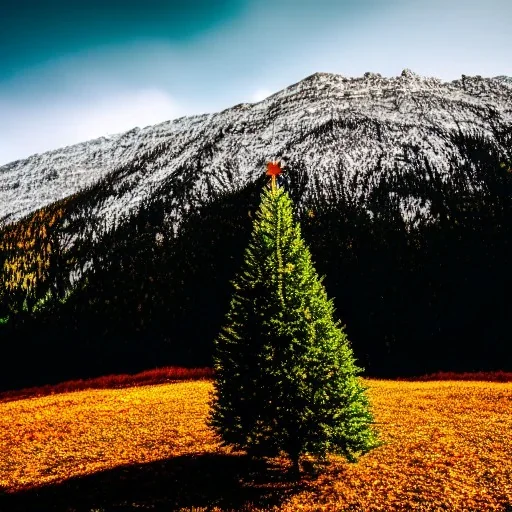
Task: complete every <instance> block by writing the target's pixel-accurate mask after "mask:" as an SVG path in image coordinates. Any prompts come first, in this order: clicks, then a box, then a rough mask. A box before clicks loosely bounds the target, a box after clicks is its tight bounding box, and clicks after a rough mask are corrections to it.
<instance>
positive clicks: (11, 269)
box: [0, 137, 512, 389]
mask: <svg viewBox="0 0 512 512" xmlns="http://www.w3.org/2000/svg"><path fill="white" fill-rule="evenodd" d="M463 147H464V148H465V151H466V152H467V153H468V154H467V155H465V156H466V157H467V159H466V161H467V162H468V164H467V167H464V165H462V166H461V164H460V163H455V162H454V163H453V167H452V168H451V169H450V175H451V179H450V180H449V181H446V182H441V181H439V180H438V181H436V180H437V178H436V175H435V174H434V173H430V176H431V180H430V181H429V182H428V185H427V184H426V183H425V181H421V180H416V179H415V177H414V172H413V171H411V174H410V176H409V177H408V179H404V180H403V181H400V182H395V181H393V180H392V179H389V178H388V176H387V175H386V173H385V172H381V171H380V170H379V168H376V169H375V175H380V183H379V184H378V186H376V187H375V188H374V189H373V192H372V195H371V197H370V199H369V201H368V203H367V204H365V205H363V204H359V203H358V202H357V201H354V200H353V199H352V198H348V197H347V196H346V195H344V193H343V190H345V188H344V186H343V185H344V184H343V183H342V180H341V178H340V181H339V182H338V186H339V190H335V189H332V190H331V191H330V193H332V199H331V200H329V199H325V197H323V198H321V199H320V198H319V199H310V200H308V201H306V202H304V201H301V198H302V196H303V194H304V186H305V185H304V183H303V177H304V176H305V173H307V169H305V168H304V163H303V162H298V161H297V162H294V161H290V162H288V163H287V172H286V176H285V177H284V179H283V181H282V183H281V186H282V187H284V188H285V189H286V190H287V191H288V192H289V193H290V196H291V198H292V199H293V201H294V204H296V205H300V207H298V209H297V211H296V216H297V219H298V220H299V221H300V224H301V229H302V234H303V237H304V239H305V241H306V243H307V245H308V246H309V247H310V250H311V253H312V258H313V261H314V264H315V267H316V269H317V271H318V272H319V274H320V275H321V276H326V277H325V280H324V285H325V287H326V290H327V293H328V295H329V296H330V297H333V298H334V303H335V306H336V314H337V316H338V317H339V318H341V320H342V322H343V324H344V325H345V332H346V333H347V335H348V338H349V339H350V341H351V343H352V347H353V349H354V353H355V355H356V358H357V363H358V364H359V365H360V366H362V367H364V369H365V372H364V374H365V375H370V376H411V375H417V374H424V373H428V372H434V371H438V370H446V371H450V370H451V371H477V370H497V369H502V370H509V371H510V370H512V348H511V347H512V344H511V343H510V334H509V329H508V327H509V325H508V324H509V321H508V320H509V317H510V312H511V306H512V295H511V294H510V290H511V289H512V273H511V271H510V261H511V260H512V258H511V256H512V224H511V222H510V219H511V218H512V216H511V214H512V172H511V171H510V163H507V162H505V159H504V156H503V155H500V154H497V153H496V152H494V151H492V150H491V149H490V148H489V147H488V146H486V144H485V141H483V139H479V138H476V137H475V138H474V140H471V141H465V144H464V145H463ZM468 148H469V149H468ZM471 162H472V163H473V164H474V168H473V167H471V166H470V163H471ZM425 167H426V171H427V173H428V172H429V169H428V163H427V162H425ZM263 170H264V169H263V167H262V175H261V179H259V180H256V181H255V182H252V183H250V184H249V185H247V186H245V187H243V188H240V189H237V190H236V191H232V190H229V189H226V191H225V192H223V193H215V194H212V195H211V197H210V199H209V200H208V201H207V202H206V203H204V204H202V205H201V206H197V207H191V208H190V209H188V210H186V211H185V210H184V211H183V212H182V221H181V223H180V224H179V227H178V229H174V228H173V226H172V225H170V224H169V223H168V222H166V218H167V213H168V211H169V208H170V202H171V201H170V199H169V198H170V194H169V193H168V191H166V190H161V191H160V193H159V194H157V195H155V196H153V199H152V200H151V201H146V202H145V203H143V205H142V207H141V208H140V210H138V211H137V212H135V213H133V214H132V215H131V216H128V217H126V218H124V219H123V220H122V222H118V223H116V224H114V225H112V226H109V227H105V226H97V225H94V224H91V223H88V222H87V218H88V213H87V212H88V209H89V208H91V204H92V203H93V202H96V203H98V202H101V198H102V194H106V193H107V191H108V187H109V182H108V180H104V181H101V182H99V183H98V184H97V185H93V186H90V187H89V188H87V189H85V190H83V191H81V192H79V193H77V194H75V195H73V196H70V197H68V198H66V199H63V200H61V201H59V202H57V203H53V204H51V205H49V206H47V207H45V208H43V209H41V210H38V211H36V212H35V213H33V214H30V215H29V216H27V217H25V218H24V219H22V220H21V221H18V222H16V223H13V224H6V225H4V226H3V227H2V228H1V232H0V272H1V277H0V281H1V282H2V283H3V285H4V286H3V287H2V291H1V292H0V293H1V295H0V340H1V343H2V358H1V359H0V360H1V369H0V387H1V388H2V389H9V388H14V387H22V386H29V385H38V384H44V383H53V382H58V381H62V380H65V379H72V378H85V377H92V376H98V375H104V374H107V373H118V372H135V371H140V370H143V369H148V368H154V367H160V366H165V365H174V364H179V365H186V366H187V365H188V366H203V365H211V364H212V354H213V340H214V338H215V336H216V335H217V334H218V332H219V329H220V327H221V325H222V321H223V317H224V314H225V312H226V310H227V308H228V306H229V300H230V293H231V285H230V280H232V279H233V278H234V276H235V274H236V272H237V271H238V269H239V268H240V265H241V263H242V258H243V251H244V248H245V247H246V246H247V243H248V240H249V237H250V232H251V226H252V221H253V215H254V212H255V210H256V209H257V207H258V204H259V198H260V194H261V190H262V188H263V187H264V186H265V183H266V178H265V177H264V175H263ZM125 171H126V170H125ZM235 171H236V170H235V169H234V170H233V172H235ZM334 171H336V169H334ZM379 173H380V174H379ZM466 173H472V174H476V177H475V179H476V180H479V181H480V182H481V183H483V184H484V185H483V186H482V187H480V189H478V190H468V189H466V188H465V187H464V186H462V185H461V184H463V183H464V182H465V181H464V180H463V176H465V174H466ZM337 175H338V176H341V173H338V174H337ZM393 193H395V194H393ZM407 194H414V195H416V196H420V197H423V198H424V199H425V200H428V201H430V203H431V212H432V214H433V215H435V217H436V219H435V221H434V222H422V223H419V224H415V225H414V226H411V225H406V224H405V222H404V220H403V218H402V215H401V213H400V207H399V200H398V198H399V197H400V196H405V195H407ZM369 210H371V213H369Z"/></svg>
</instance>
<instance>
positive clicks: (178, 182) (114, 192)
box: [0, 70, 512, 223]
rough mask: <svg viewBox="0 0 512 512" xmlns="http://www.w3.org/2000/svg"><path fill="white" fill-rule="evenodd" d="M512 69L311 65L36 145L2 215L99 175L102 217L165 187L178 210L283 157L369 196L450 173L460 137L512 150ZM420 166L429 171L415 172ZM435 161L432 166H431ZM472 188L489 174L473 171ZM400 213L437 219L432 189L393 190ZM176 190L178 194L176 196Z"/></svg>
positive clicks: (293, 173) (312, 180)
mask: <svg viewBox="0 0 512 512" xmlns="http://www.w3.org/2000/svg"><path fill="white" fill-rule="evenodd" d="M511 126H512V79H510V78H508V77H496V78H482V77H466V76H463V77H462V78H461V79H460V80H455V81H453V82H447V83H444V82H441V81H440V80H438V79H436V78H423V77H419V76H417V75H415V74H414V73H412V72H411V71H409V70H404V71H403V72H402V74H401V75H400V76H399V77H395V78H383V77H381V76H380V75H379V74H375V73H366V74H365V76H364V77H362V78H345V77H343V76H340V75H332V74H326V73H317V74H314V75H312V76H310V77H308V78H306V79H304V80H302V81H301V82H299V83H297V84H294V85H292V86H290V87H288V88H286V89H284V90H283V91H281V92H278V93H277V94H274V95H273V96H270V97H269V98H267V99H266V100H264V101H262V102H260V103H256V104H240V105H237V106H235V107H233V108H230V109H227V110H225V111H223V112H220V113H216V114H207V115H201V116H194V117H186V118H181V119H177V120H174V121H169V122H165V123H162V124H159V125H156V126H148V127H146V128H143V129H139V128H135V129H133V130H131V131H129V132H127V133H123V134H120V135H115V136H112V137H109V138H105V137H103V138H100V139H96V140H93V141H89V142H85V143H82V144H77V145H74V146H70V147H67V148H63V149H59V150H56V151H50V152H48V153H43V154H41V155H34V156H32V157H30V158H28V159H26V160H18V161H16V162H13V163H10V164H7V165H5V166H3V167H0V219H3V221H4V223H5V222H6V221H9V222H12V221H14V220H16V219H19V218H21V217H22V216H24V215H27V214H29V213H30V212H33V211H35V210H37V209H39V208H41V207H43V206H46V205H48V204H50V203H52V202H54V201H57V200H60V199H63V198H65V197H68V196H70V195H71V194H75V193H76V192H79V191H80V190H83V189H84V188H85V187H88V186H91V185H93V184H96V183H98V182H101V181H102V180H108V181H109V191H108V195H106V196H105V198H104V200H103V202H102V204H101V206H100V205H97V208H94V215H95V216H96V217H97V218H107V217H109V218H111V217H112V215H114V216H116V217H121V216H123V215H126V214H128V213H129V212H133V211H136V210H137V207H138V205H139V204H141V202H142V201H144V200H145V199H147V198H151V197H152V196H154V195H158V194H159V193H161V191H162V190H163V189H165V190H171V189H175V188H179V189H180V190H182V191H183V194H184V196H185V198H184V201H180V202H179V203H177V204H176V212H175V215H176V216H179V211H180V210H181V209H182V208H184V207H185V208H186V207H187V206H189V205H199V204H202V203H204V202H205V201H206V200H208V199H209V198H211V196H212V194H215V193H219V192H222V191H232V190H238V189H240V188H242V187H243V186H245V185H246V184H247V183H250V182H252V181H254V180H255V179H256V178H257V177H258V176H260V175H261V173H262V171H263V169H264V165H263V164H264V163H265V162H266V161H267V160H269V159H272V158H279V159H281V160H283V161H284V162H285V163H286V164H287V166H288V169H289V176H290V181H291V184H292V186H296V187H298V186H300V188H301V192H302V196H303V200H304V201H307V199H310V198H312V197H318V198H328V197H329V198H331V197H332V194H333V192H334V193H335V196H334V197H336V196H337V195H339V194H346V195H348V196H350V197H352V198H353V199H354V200H357V201H360V202H362V203H363V204H365V205H366V206H367V207H368V209H369V210H371V205H370V204H369V198H370V197H371V194H372V192H373V191H374V190H375V188H376V186H378V184H379V182H380V181H381V180H382V179H386V180H394V181H396V182H404V181H408V180H410V179H411V177H412V176H411V174H414V180H415V181H417V182H422V183H424V184H427V188H428V182H429V181H432V180H434V181H435V180H436V179H439V180H441V181H443V182H446V181H449V180H450V177H451V175H450V169H451V168H452V167H453V165H454V164H455V165H459V164H465V163H466V162H467V161H468V156H467V154H466V153H467V150H468V149H469V148H465V147H463V146H461V139H464V138H467V137H472V136H480V137H483V138H485V139H486V140H487V141H488V142H489V144H490V146H491V147H492V148H493V149H494V150H496V151H499V152H502V153H503V154H508V152H510V131H511ZM418 168H423V169H424V172H422V173H420V174H418V172H417V171H418ZM427 169H430V170H431V171H430V172H427ZM465 181H466V183H465V186H467V187H468V188H469V189H477V188H478V187H481V186H482V184H481V183H479V182H477V181H475V178H474V176H473V175H471V173H470V172H469V173H468V175H467V176H465ZM396 194H397V196H398V197H397V199H398V201H399V203H400V209H401V212H402V214H403V216H404V218H405V219H406V220H407V221H408V222H414V221H415V219H418V218H423V219H432V220H433V219H435V218H436V214H435V213H433V212H432V211H431V208H430V206H431V204H430V203H431V201H430V200H429V198H427V197H422V196H421V195H420V194H415V193H414V191H413V190H409V191H407V193H405V192H403V193H401V192H400V191H396ZM171 200H172V199H171Z"/></svg>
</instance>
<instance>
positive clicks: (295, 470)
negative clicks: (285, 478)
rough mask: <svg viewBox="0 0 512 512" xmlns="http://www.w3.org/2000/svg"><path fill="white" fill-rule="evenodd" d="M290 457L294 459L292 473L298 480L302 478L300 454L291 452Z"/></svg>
mask: <svg viewBox="0 0 512 512" xmlns="http://www.w3.org/2000/svg"><path fill="white" fill-rule="evenodd" d="M290 459H291V460H292V467H291V469H290V474H291V475H292V476H293V477H294V478H296V479H297V480H298V479H299V478H300V465H299V454H298V453H293V454H291V455H290Z"/></svg>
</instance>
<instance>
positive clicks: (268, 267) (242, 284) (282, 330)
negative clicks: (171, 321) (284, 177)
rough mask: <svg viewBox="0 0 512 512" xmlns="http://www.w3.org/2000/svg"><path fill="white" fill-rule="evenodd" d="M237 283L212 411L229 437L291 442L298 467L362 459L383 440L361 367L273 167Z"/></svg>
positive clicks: (278, 446) (243, 441)
mask: <svg viewBox="0 0 512 512" xmlns="http://www.w3.org/2000/svg"><path fill="white" fill-rule="evenodd" d="M268 174H271V173H268ZM271 175H272V174H271ZM233 285H234V294H233V297H232V300H231V305H230V310H229V312H228V314H227V317H226V323H225V326H224V327H223V329H222V331H221V333H220V334H219V336H218V338H217V339H216V340H215V356H214V365H215V382H214V394H213V399H212V408H211V413H210V419H209V422H210V425H211V427H212V428H213V429H214V430H215V431H216V433H217V434H219V435H220V437H221V439H222V441H223V443H224V444H225V445H229V446H232V447H234V448H235V449H241V450H246V451H247V452H248V453H249V454H252V455H255V456H274V455H278V454H279V453H280V452H284V453H286V454H287V455H288V457H289V458H290V459H291V461H292V463H293V468H294V470H295V471H297V472H298V471H299V460H300V457H301V456H302V455H304V454H309V455H313V456H316V457H318V458H324V457H325V456H326V455H327V454H328V453H337V454H342V455H343V456H345V457H346V458H347V459H348V460H349V461H351V462H355V461H356V460H357V457H358V456H359V455H362V454H364V453H366V452H368V451H369V450H371V449H372V448H375V447H377V446H379V445H380V444H381V442H380V441H379V440H378V439H377V433H376V431H375V430H374V429H373V426H372V424H373V423H374V421H373V416H372V414H371V411H370V406H369V401H368V398H367V396H366V394H365V392H366V389H367V388H365V387H363V386H362V384H361V382H360V379H359V377H358V374H359V373H360V372H361V371H362V369H361V368H359V367H358V366H356V364H355V359H354V356H353V353H352V349H351V347H350V344H349V341H348V340H347V337H346V334H345V333H344V332H343V329H342V328H341V326H340V323H339V321H336V320H335V319H334V306H333V303H332V300H329V299H328V298H327V294H326V291H325V288H324V286H323V284H322V280H321V279H320V278H319V277H318V275H317V273H316V271H315V269H314V267H313V263H312V261H311V254H310V252H309V249H308V248H307V247H306V245H305V243H304V241H303V239H302V238H301V231H300V226H299V224H298V222H296V221H295V220H294V218H293V205H292V201H291V199H290V197H289V195H288V194H287V193H286V192H285V191H284V190H283V189H280V188H277V186H276V183H275V175H272V188H271V189H270V190H265V191H264V192H263V194H262V197H261V205H260V208H259V210H258V211H257V213H256V218H255V221H254V226H253V232H252V237H251V241H250V243H249V246H248V247H247V249H246V252H245V258H244V263H243V265H242V268H241V270H240V272H239V273H238V275H237V276H236V277H235V279H234V281H233ZM347 293H348V292H347Z"/></svg>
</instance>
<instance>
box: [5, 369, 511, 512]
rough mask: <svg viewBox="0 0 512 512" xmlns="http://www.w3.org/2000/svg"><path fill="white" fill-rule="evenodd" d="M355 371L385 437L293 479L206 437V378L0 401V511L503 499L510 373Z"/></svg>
mask: <svg viewBox="0 0 512 512" xmlns="http://www.w3.org/2000/svg"><path fill="white" fill-rule="evenodd" d="M364 383H365V385H366V386H368V388H369V389H368V394H369V397H370V399H371V403H372V407H373V412H374V416H375V420H376V422H377V427H378V429H379V431H380V433H381V438H382V439H383V440H384V441H386V444H385V445H384V446H382V447H379V448H378V449H376V450H374V451H372V452H371V453H369V454H367V455H365V456H363V457H362V458H361V459H360V460H359V462H358V463H356V464H349V463H347V462H345V461H344V460H342V459H341V458H337V457H333V458H332V459H331V465H330V466H329V467H327V468H326V469H325V471H324V472H321V473H320V474H319V475H318V476H315V475H314V474H312V473H311V474H306V476H305V477H304V479H303V480H302V481H301V482H298V483H297V482H294V481H292V480H288V479H287V477H286V475H287V471H286V469H287V461H286V460H284V459H283V460H274V461H270V462H269V465H268V467H267V469H266V470H264V469H263V468H259V469H258V468H255V467H253V466H251V465H249V463H248V461H247V460H246V458H245V457H244V456H243V454H240V453H236V452H230V451H229V450H227V449H223V448H221V447H220V446H219V442H218V440H217V439H216V438H215V437H214V435H213V434H212V433H211V432H210V431H209V429H208V428H207V426H206V424H205V420H206V417H207V413H208V397H209V392H210V391H211V390H212V383H211V381H196V382H181V383H174V384H160V385H151V386H141V387H132V388H126V389H103V390H88V391H78V392H72V393H64V394H59V395H52V396H45V397H42V398H31V399H22V400H17V401H10V402H5V403H0V452H1V460H0V510H1V511H2V512H4V511H10V510H13V511H18V510H20V511H22V510H23V511H25V510H27V511H28V510H37V511H47V510H48V511H49V510H66V511H77V512H78V511H79V512H81V511H82V510H83V511H88V512H89V511H91V510H97V511H101V512H108V511H110V510H116V511H117V510H143V509H152V510H166V511H170V510H191V511H202V510H204V511H206V510H283V511H287V512H292V511H299V510H302V511H320V510H326V511H345V510H347V511H348V510H350V511H362V512H370V511H390V512H392V511H441V510H449V511H475V512H480V511H482V512H483V511H490V510H496V511H512V384H511V383H496V382H458V381H434V382H398V381H386V380H370V379H364ZM123 507H124V508H123Z"/></svg>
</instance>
